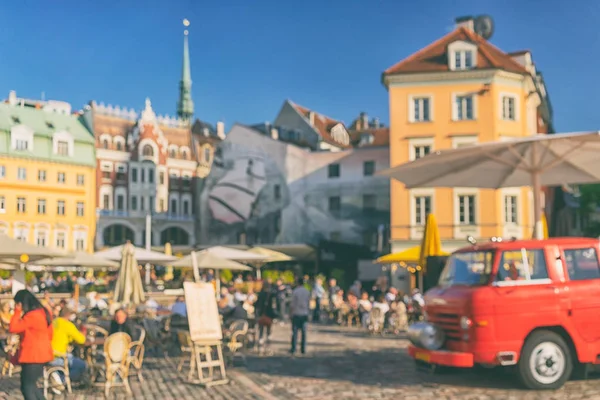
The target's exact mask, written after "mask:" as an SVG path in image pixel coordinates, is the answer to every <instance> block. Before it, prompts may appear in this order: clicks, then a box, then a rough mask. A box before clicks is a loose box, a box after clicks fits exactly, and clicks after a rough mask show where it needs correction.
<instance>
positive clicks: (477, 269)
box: [438, 251, 494, 286]
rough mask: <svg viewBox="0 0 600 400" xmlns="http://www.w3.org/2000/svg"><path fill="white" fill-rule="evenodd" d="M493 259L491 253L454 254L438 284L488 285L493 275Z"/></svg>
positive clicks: (449, 259) (447, 262)
mask: <svg viewBox="0 0 600 400" xmlns="http://www.w3.org/2000/svg"><path fill="white" fill-rule="evenodd" d="M493 259H494V257H493V252H491V251H471V252H465V253H454V254H452V255H451V256H450V257H449V258H448V261H446V266H445V267H444V270H443V271H442V274H441V275H440V280H439V282H438V284H439V285H440V286H453V285H466V286H479V285H486V284H487V283H488V281H489V279H490V274H491V273H492V266H493V265H494V264H493Z"/></svg>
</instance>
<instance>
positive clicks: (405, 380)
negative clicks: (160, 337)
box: [245, 344, 599, 393]
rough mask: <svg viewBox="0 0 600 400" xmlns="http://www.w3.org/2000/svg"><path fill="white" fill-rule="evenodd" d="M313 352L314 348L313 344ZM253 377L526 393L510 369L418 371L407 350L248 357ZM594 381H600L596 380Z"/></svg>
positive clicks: (249, 368)
mask: <svg viewBox="0 0 600 400" xmlns="http://www.w3.org/2000/svg"><path fill="white" fill-rule="evenodd" d="M309 347H310V348H313V347H314V345H313V344H310V346H309ZM245 369H246V370H247V371H248V372H249V373H256V374H264V375H270V376H272V377H273V379H275V380H276V379H277V376H280V377H290V378H308V379H322V380H325V381H348V382H351V383H353V384H357V385H369V386H376V387H384V388H386V387H388V388H398V387H402V386H415V385H420V386H423V387H433V388H435V387H440V386H461V387H466V388H469V387H470V388H487V389H509V390H515V391H516V392H517V393H525V392H526V391H525V390H524V389H523V388H522V386H521V385H520V383H519V380H518V379H517V377H516V376H515V374H514V373H513V372H512V371H511V370H509V369H506V368H494V369H482V368H478V369H473V370H462V369H450V368H447V369H446V368H445V369H441V370H438V372H436V373H431V372H428V371H423V370H418V369H417V368H416V367H415V365H414V363H413V361H412V359H410V357H409V356H408V354H407V353H406V351H405V350H404V349H398V348H383V349H378V350H377V351H361V350H355V351H349V350H346V351H343V352H336V351H335V349H332V351H327V350H325V349H323V350H322V351H321V350H320V349H319V350H317V351H312V352H310V353H309V354H308V355H307V356H305V357H296V358H291V357H290V356H289V355H282V354H276V355H274V356H270V357H264V358H258V357H254V356H250V355H249V356H248V362H247V365H246V368H245ZM592 378H596V379H597V378H599V377H597V376H594V377H592Z"/></svg>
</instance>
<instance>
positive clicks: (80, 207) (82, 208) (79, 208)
mask: <svg viewBox="0 0 600 400" xmlns="http://www.w3.org/2000/svg"><path fill="white" fill-rule="evenodd" d="M75 207H76V208H75V209H76V213H75V215H76V216H78V217H85V203H84V202H83V201H78V202H76V203H75ZM79 211H81V212H79Z"/></svg>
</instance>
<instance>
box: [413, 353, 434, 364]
mask: <svg viewBox="0 0 600 400" xmlns="http://www.w3.org/2000/svg"><path fill="white" fill-rule="evenodd" d="M415 360H419V361H424V362H426V363H428V362H430V361H431V355H430V354H429V353H423V352H421V351H417V352H416V353H415Z"/></svg>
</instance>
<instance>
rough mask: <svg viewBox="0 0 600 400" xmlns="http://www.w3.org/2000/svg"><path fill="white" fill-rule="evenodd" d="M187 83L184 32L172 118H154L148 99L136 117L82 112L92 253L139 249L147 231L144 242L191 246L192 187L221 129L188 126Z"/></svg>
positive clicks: (99, 107) (106, 109) (99, 109)
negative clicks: (92, 167)
mask: <svg viewBox="0 0 600 400" xmlns="http://www.w3.org/2000/svg"><path fill="white" fill-rule="evenodd" d="M191 86H192V82H191V73H190V60H189V50H188V35H187V31H186V32H185V36H184V56H183V71H182V79H181V82H180V85H179V101H178V103H177V116H176V117H169V116H165V117H163V116H157V115H156V114H155V112H154V110H153V109H152V104H151V102H150V100H149V99H146V104H145V107H144V109H143V111H142V112H141V113H137V112H135V111H134V110H127V109H122V108H120V107H113V106H110V105H109V106H105V105H103V104H97V103H96V102H91V103H90V104H89V106H87V107H86V109H85V116H86V121H87V123H88V124H89V126H90V127H91V129H92V130H93V131H94V134H95V139H96V147H97V182H98V184H97V191H96V196H97V202H98V227H97V234H96V247H97V248H102V247H106V246H115V245H120V244H123V243H124V242H125V241H126V240H131V241H132V242H133V243H135V244H136V245H139V246H143V245H146V242H147V240H146V238H147V235H146V227H147V226H149V227H150V232H151V233H150V234H149V238H150V245H154V246H159V245H164V244H165V243H167V242H169V243H171V244H172V245H194V244H196V222H197V221H196V213H195V204H196V200H195V197H194V193H195V191H196V187H195V186H196V185H197V178H202V177H205V176H207V175H208V172H209V171H210V168H211V165H212V161H213V154H214V148H215V144H216V143H217V142H218V141H219V140H220V139H221V138H223V137H224V126H223V124H222V123H218V124H217V128H216V129H215V128H213V127H212V126H210V125H208V124H206V123H204V122H202V121H199V120H196V121H195V122H194V123H192V118H193V114H194V105H193V101H192V98H191ZM148 224H149V225H148Z"/></svg>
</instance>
